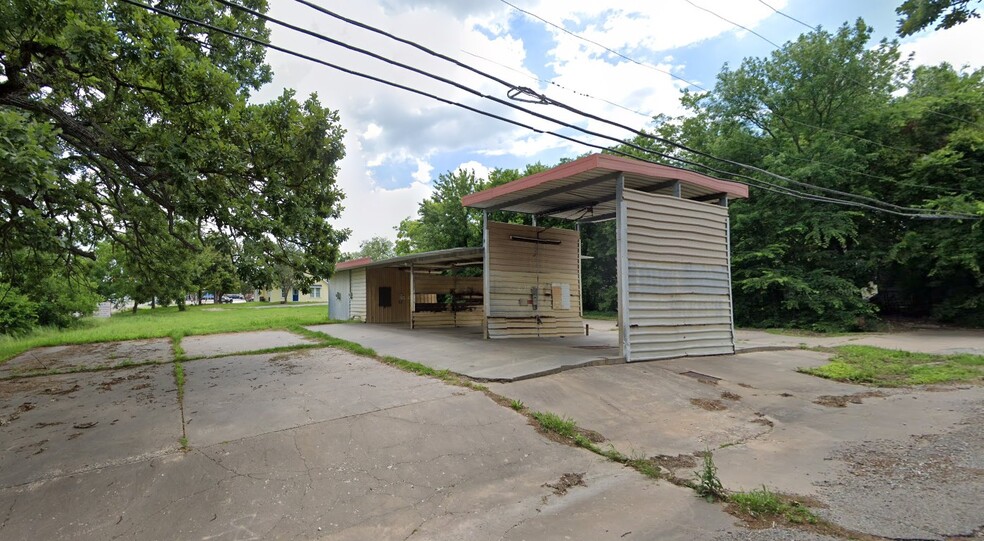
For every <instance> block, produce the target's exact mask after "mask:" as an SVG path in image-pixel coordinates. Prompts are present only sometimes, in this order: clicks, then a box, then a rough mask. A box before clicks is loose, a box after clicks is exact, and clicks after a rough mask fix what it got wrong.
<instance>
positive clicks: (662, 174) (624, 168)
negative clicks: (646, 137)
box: [461, 154, 748, 207]
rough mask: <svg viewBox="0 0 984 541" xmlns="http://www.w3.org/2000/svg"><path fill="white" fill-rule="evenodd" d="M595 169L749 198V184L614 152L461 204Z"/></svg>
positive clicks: (471, 197) (474, 196)
mask: <svg viewBox="0 0 984 541" xmlns="http://www.w3.org/2000/svg"><path fill="white" fill-rule="evenodd" d="M592 169H610V170H615V171H621V172H623V173H630V174H634V175H645V176H650V177H657V178H667V179H675V180H680V181H683V182H688V183H690V184H694V185H697V186H703V187H705V188H709V189H711V190H713V191H715V192H724V193H727V194H728V195H729V196H730V197H733V198H747V197H748V186H746V185H744V184H739V183H737V182H730V181H727V180H721V179H719V178H714V177H709V176H707V175H702V174H700V173H697V172H694V171H689V170H687V169H680V168H679V167H671V166H669V165H660V164H655V163H649V162H643V161H639V160H633V159H632V158H623V157H621V156H612V155H610V154H592V155H590V156H585V157H583V158H581V159H578V160H574V161H572V162H568V163H565V164H562V165H558V166H557V167H554V168H553V169H549V170H547V171H543V172H542V173H537V174H535V175H530V176H528V177H523V178H521V179H519V180H514V181H512V182H509V183H506V184H503V185H502V186H496V187H495V188H489V189H487V190H482V191H480V192H475V193H473V194H468V195H466V196H464V197H462V198H461V204H462V205H464V206H466V207H470V206H473V205H477V204H479V203H483V202H485V201H488V200H490V199H495V198H496V197H501V196H503V195H508V194H511V193H515V192H519V191H522V190H526V189H529V188H535V187H536V186H539V185H541V184H543V183H546V182H551V181H554V180H560V179H563V178H566V177H571V176H574V175H579V174H581V173H584V172H587V171H590V170H592Z"/></svg>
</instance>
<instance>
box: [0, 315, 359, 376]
mask: <svg viewBox="0 0 984 541" xmlns="http://www.w3.org/2000/svg"><path fill="white" fill-rule="evenodd" d="M325 323H342V322H335V321H333V320H330V319H328V309H327V307H326V305H324V304H311V305H310V306H297V305H284V306H278V305H263V306H260V305H257V306H253V305H251V304H249V303H247V304H233V305H202V306H189V307H188V310H187V311H185V312H179V311H178V310H177V308H176V307H166V308H155V309H153V310H149V309H145V310H139V311H138V312H137V313H136V314H131V313H128V312H127V313H118V314H114V315H113V316H112V317H110V318H106V319H97V318H91V317H89V318H83V319H82V320H81V321H80V322H79V323H78V324H77V325H76V326H74V327H70V328H68V329H50V328H47V329H38V330H36V331H34V332H31V333H28V334H26V335H22V336H0V365H2V364H3V363H5V362H6V361H8V360H10V359H12V358H14V357H16V356H17V355H20V354H21V353H23V352H25V351H28V350H30V349H34V348H37V347H49V346H64V345H78V344H95V343H102V342H122V341H127V340H147V339H154V338H171V339H172V344H173V341H174V340H175V337H176V336H181V337H185V336H197V335H207V334H222V333H232V332H246V331H265V330H276V329H285V328H290V327H293V326H297V327H300V326H302V325H320V324H325ZM179 343H180V341H179Z"/></svg>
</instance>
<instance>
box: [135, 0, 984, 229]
mask: <svg viewBox="0 0 984 541" xmlns="http://www.w3.org/2000/svg"><path fill="white" fill-rule="evenodd" d="M119 1H121V2H124V3H126V4H130V5H133V6H136V7H140V8H143V9H147V10H149V11H153V12H155V13H158V14H160V15H164V16H167V17H170V18H173V19H175V20H179V21H183V22H187V23H190V24H195V25H198V26H201V27H203V28H207V29H209V30H212V31H215V32H219V33H222V34H226V35H228V36H231V37H235V38H238V39H242V40H245V41H248V42H251V43H255V44H257V45H261V46H264V47H267V48H270V49H273V50H276V51H279V52H282V53H285V54H288V55H291V56H295V57H297V58H301V59H304V60H308V61H311V62H315V63H317V64H321V65H323V66H326V67H330V68H332V69H336V70H339V71H341V72H343V73H348V74H350V75H354V76H356V77H361V78H364V79H368V80H371V81H374V82H378V83H381V84H384V85H387V86H391V87H394V88H399V89H401V90H405V91H407V92H411V93H414V94H418V95H421V96H425V97H428V98H431V99H434V100H436V101H439V102H442V103H445V104H448V105H453V106H456V107H460V108H462V109H465V110H468V111H471V112H474V113H478V114H481V115H484V116H487V117H490V118H494V119H497V120H500V121H503V122H506V123H509V124H512V125H515V126H519V127H522V128H525V129H528V130H530V131H533V132H536V133H546V134H549V135H553V136H555V137H558V138H561V139H564V140H567V141H571V142H574V143H577V144H580V145H583V146H586V147H589V148H595V149H599V150H602V151H608V152H611V153H613V154H619V155H623V156H627V157H632V158H636V159H639V158H638V157H637V156H634V155H632V154H629V153H627V152H623V151H621V150H618V149H609V148H606V147H604V146H601V145H598V144H595V143H590V142H587V141H583V140H580V139H576V138H574V137H570V136H567V135H564V134H561V133H557V132H555V131H548V130H541V129H537V128H534V127H532V126H529V125H527V124H524V123H522V122H519V121H516V120H512V119H509V118H506V117H503V116H500V115H496V114H494V113H490V112H488V111H484V110H481V109H477V108H475V107H471V106H468V105H465V104H462V103H459V102H455V101H452V100H449V99H446V98H443V97H440V96H437V95H435V94H432V93H429V92H425V91H422V90H419V89H416V88H413V87H410V86H407V85H402V84H399V83H395V82H392V81H388V80H386V79H383V78H381V77H376V76H372V75H368V74H365V73H362V72H358V71H355V70H352V69H348V68H344V67H342V66H338V65H336V64H333V63H330V62H327V61H325V60H322V59H319V58H315V57H312V56H310V55H307V54H304V53H299V52H296V51H293V50H290V49H287V48H285V47H281V46H278V45H275V44H273V43H268V42H264V41H262V40H258V39H255V38H252V37H249V36H245V35H243V34H239V33H237V32H233V31H229V30H225V29H222V28H218V27H216V26H214V25H211V24H208V23H206V22H203V21H199V20H196V19H191V18H188V17H184V16H182V15H178V14H176V13H173V12H170V11H168V10H165V9H161V8H158V7H155V6H150V5H147V4H143V3H142V2H138V1H136V0H119ZM219 1H220V2H223V3H224V0H219ZM232 6H235V4H232ZM476 92H477V91H476ZM529 113H530V114H533V115H534V116H538V117H541V118H543V117H544V115H539V114H537V113H533V112H529ZM546 118H547V119H549V120H551V121H553V122H555V123H558V124H561V125H563V126H565V127H571V128H574V129H578V130H580V131H582V132H584V133H587V134H590V135H595V136H598V137H603V138H607V139H611V140H614V141H616V142H619V143H622V144H626V145H627V146H630V147H632V148H635V149H637V150H640V151H643V152H647V153H652V154H655V155H657V156H660V157H663V158H665V159H670V160H675V161H679V162H681V163H686V164H689V165H692V166H694V167H699V168H702V169H706V170H709V171H712V172H714V173H716V174H720V175H725V176H738V177H741V178H745V179H748V180H749V181H751V182H742V181H735V182H738V183H740V184H745V185H749V186H754V187H760V188H762V189H766V190H768V191H777V192H778V193H784V194H786V195H789V196H792V197H798V198H801V199H806V200H811V201H821V202H830V203H835V204H840V205H845V206H853V207H857V208H866V209H869V210H874V211H880V212H885V213H889V214H894V215H898V216H903V217H909V218H919V219H979V218H980V217H978V216H974V215H958V214H950V215H943V214H925V213H921V212H923V210H924V209H907V210H911V211H916V213H913V212H899V211H893V210H889V209H884V208H879V207H874V206H871V205H868V204H865V203H859V202H857V201H845V200H839V199H835V198H828V197H824V196H817V195H814V194H805V193H801V192H798V191H796V190H792V189H790V188H787V187H784V186H778V185H776V184H773V183H770V182H767V181H764V180H761V179H756V178H754V177H747V176H745V175H740V174H736V173H729V172H726V171H721V170H718V169H715V168H713V167H710V166H707V165H704V164H700V163H696V162H692V161H689V160H686V159H683V158H679V157H675V156H671V155H667V154H662V153H659V152H655V151H652V150H650V149H645V148H643V147H639V146H636V145H632V144H630V143H624V142H622V141H620V140H618V139H616V138H613V137H610V136H606V135H603V134H598V133H595V132H590V131H587V130H583V129H581V128H578V127H577V126H573V125H570V124H568V123H564V122H562V121H559V120H556V119H550V117H546ZM642 161H645V162H648V163H654V164H659V162H655V161H652V160H648V159H642ZM790 180H791V179H790ZM794 182H795V181H794ZM763 184H764V185H765V186H763Z"/></svg>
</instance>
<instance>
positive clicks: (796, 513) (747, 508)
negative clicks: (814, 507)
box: [729, 485, 818, 524]
mask: <svg viewBox="0 0 984 541" xmlns="http://www.w3.org/2000/svg"><path fill="white" fill-rule="evenodd" d="M729 500H730V501H731V503H732V504H733V505H734V506H735V507H736V510H737V511H738V513H739V515H742V514H744V515H748V516H749V517H751V518H752V519H762V518H769V517H782V518H785V519H786V520H788V521H789V522H791V523H793V524H816V523H817V522H818V519H817V516H816V515H814V514H813V512H811V511H810V510H809V509H807V508H806V507H805V506H804V505H803V504H801V503H799V502H797V501H795V500H792V499H790V498H788V497H783V496H781V495H779V494H776V493H775V492H772V491H770V490H769V489H767V488H765V486H764V485H763V486H762V488H761V489H759V490H752V491H750V492H737V493H735V494H732V495H731V497H730V498H729Z"/></svg>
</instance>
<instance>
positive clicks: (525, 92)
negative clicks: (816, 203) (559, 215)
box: [217, 0, 925, 213]
mask: <svg viewBox="0 0 984 541" xmlns="http://www.w3.org/2000/svg"><path fill="white" fill-rule="evenodd" d="M217 1H218V2H220V3H223V4H225V5H229V6H231V7H234V6H236V4H233V3H232V2H229V1H228V0H217ZM295 1H297V2H299V3H301V4H304V5H306V6H308V7H310V8H312V9H314V10H316V11H318V12H320V13H323V14H326V15H329V16H331V17H334V18H336V19H338V20H341V21H343V22H347V23H350V24H353V25H356V26H358V27H359V28H362V29H365V30H368V31H370V32H374V33H377V34H380V35H383V36H386V37H388V38H390V39H393V40H396V41H398V42H400V43H404V44H407V45H410V46H411V47H414V48H416V49H418V50H420V51H423V52H426V53H427V54H430V55H432V56H435V57H437V58H440V59H442V60H446V61H448V62H451V63H453V64H455V65H456V66H459V67H462V68H465V69H467V70H469V71H471V72H473V73H475V74H478V75H481V76H483V77H486V78H488V79H490V80H492V81H495V82H497V83H499V84H501V85H503V86H506V87H507V88H509V89H510V90H509V93H508V95H509V97H510V98H511V99H514V100H517V101H524V102H527V103H538V104H550V105H556V106H558V107H561V108H562V109H565V110H567V111H569V112H572V113H574V114H577V115H579V116H582V117H585V118H589V119H592V120H596V121H599V122H602V123H605V124H608V125H611V126H614V127H618V128H620V129H624V130H627V131H629V132H631V133H635V134H637V135H639V136H642V137H647V138H649V139H653V140H655V141H659V142H661V143H664V144H667V145H670V146H673V147H675V148H678V149H680V150H685V151H687V152H691V153H694V154H696V155H698V156H702V157H705V158H710V159H713V160H716V161H720V162H722V163H727V164H729V165H732V166H736V167H742V168H746V169H749V170H752V171H756V172H758V173H761V174H765V175H767V176H771V177H774V178H776V179H779V180H783V181H785V182H789V183H792V184H796V185H799V186H803V187H807V188H811V189H815V190H820V191H824V192H827V193H831V194H835V195H840V196H844V197H853V198H856V199H861V200H865V201H869V202H871V203H874V204H878V205H883V206H886V207H890V208H894V209H898V210H900V211H904V212H916V213H924V212H925V211H924V210H923V209H915V208H911V207H902V206H900V205H895V204H893V203H888V202H885V201H881V200H878V199H875V198H872V197H867V196H863V195H857V194H852V193H849V192H843V191H840V190H835V189H832V188H826V187H823V186H816V185H813V184H809V183H805V182H801V181H797V180H793V179H791V178H789V177H785V176H782V175H778V174H775V173H772V172H771V171H767V170H764V169H761V168H759V167H755V166H752V165H748V164H744V163H741V162H737V161H733V160H728V159H725V158H719V157H717V156H713V155H711V154H709V153H706V152H702V151H699V150H695V149H693V148H690V147H688V146H686V145H682V144H680V143H677V142H675V141H671V140H669V139H666V138H662V137H658V136H655V135H652V134H649V133H647V132H644V131H640V130H637V129H635V128H632V127H630V126H626V125H624V124H621V123H618V122H614V121H612V120H609V119H607V118H602V117H600V116H597V115H594V114H591V113H587V112H585V111H582V110H580V109H577V108H574V107H571V106H569V105H566V104H564V103H562V102H559V101H556V100H552V99H549V98H547V97H546V96H544V95H542V94H539V93H537V92H534V91H532V90H530V89H528V88H525V87H517V86H515V85H513V84H512V83H510V82H508V81H505V80H503V79H501V78H499V77H495V76H493V75H490V74H488V73H486V72H484V71H482V70H479V69H477V68H475V67H472V66H470V65H468V64H465V63H463V62H460V61H458V60H456V59H454V58H451V57H449V56H447V55H444V54H441V53H438V52H436V51H433V50H431V49H429V48H427V47H425V46H423V45H420V44H419V43H416V42H414V41H411V40H408V39H405V38H401V37H398V36H395V35H393V34H391V33H389V32H386V31H384V30H381V29H379V28H376V27H374V26H371V25H368V24H366V23H362V22H359V21H356V20H354V19H350V18H348V17H344V16H342V15H339V14H337V13H335V12H333V11H331V10H328V9H326V8H323V7H321V6H318V5H317V4H313V3H312V2H310V1H308V0H295ZM502 1H505V0H502ZM239 9H240V10H243V11H246V12H251V13H252V14H255V15H256V16H258V17H261V18H263V19H264V20H268V21H270V22H273V23H274V24H279V25H281V26H285V27H289V28H292V29H297V28H298V27H296V26H294V25H291V24H289V23H284V22H282V21H279V20H277V19H274V18H272V17H269V16H267V15H264V14H260V13H258V12H255V11H253V10H249V9H248V8H242V7H239ZM298 31H300V32H303V33H305V34H308V35H312V36H315V37H318V38H319V39H323V40H325V41H328V42H330V43H337V40H333V39H331V38H328V37H326V36H323V35H321V34H318V33H316V32H312V31H309V30H306V29H299V30H298ZM342 46H343V47H345V48H348V49H351V50H359V51H362V50H361V49H358V48H354V47H352V46H350V45H348V44H342ZM367 54H369V55H370V56H373V57H375V58H380V59H382V60H383V61H384V62H387V63H390V64H394V65H397V66H401V67H404V68H405V69H409V70H411V71H415V72H417V73H422V74H423V75H425V76H427V77H430V78H432V79H435V80H439V81H441V82H444V83H447V84H450V85H453V86H455V87H457V88H460V89H462V90H465V91H467V92H471V93H473V94H475V95H477V96H481V97H484V98H486V99H490V100H492V101H495V102H497V103H500V104H504V105H507V106H509V107H512V108H514V109H516V110H519V111H522V112H525V113H527V114H530V115H533V116H536V117H538V118H541V119H544V120H548V121H551V122H555V123H558V124H561V125H562V126H565V127H568V128H573V129H575V130H578V131H580V132H582V133H585V134H588V135H593V136H596V137H602V138H605V139H609V140H612V141H615V142H617V143H619V144H624V145H627V146H630V147H632V148H634V149H636V150H639V151H642V152H653V151H652V150H651V149H646V148H643V147H639V146H637V145H633V144H631V143H627V142H626V141H622V140H619V139H616V138H613V137H610V136H607V135H604V134H600V133H598V132H594V131H591V130H586V129H584V128H581V127H579V126H576V125H572V124H569V123H564V122H561V121H558V120H557V119H554V118H552V117H549V116H547V115H543V114H540V113H536V112H534V111H530V110H529V109H525V108H522V107H516V106H515V105H513V104H509V103H508V102H504V101H502V100H500V99H498V98H496V97H494V96H489V95H486V94H483V93H480V92H477V91H475V90H474V89H471V88H468V87H466V86H464V85H461V84H460V83H457V82H455V81H449V80H447V79H445V78H442V77H439V76H436V75H434V74H431V73H423V72H421V71H420V70H417V69H416V68H413V67H409V66H406V65H405V64H402V63H399V62H396V61H393V60H391V59H388V58H381V57H379V56H378V55H375V54H374V53H367ZM872 142H874V141H872ZM659 155H660V156H661V157H663V158H666V159H670V160H676V161H679V162H681V163H685V164H687V165H691V166H694V165H698V166H701V167H707V166H704V165H699V164H697V163H696V162H692V161H688V160H684V159H681V158H679V157H676V156H670V155H666V154H659ZM715 171H716V172H718V173H720V171H717V170H715ZM726 174H730V175H732V176H738V177H741V178H746V179H750V180H754V181H758V182H764V181H762V180H761V179H755V178H753V177H745V176H744V175H740V174H737V173H726Z"/></svg>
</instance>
